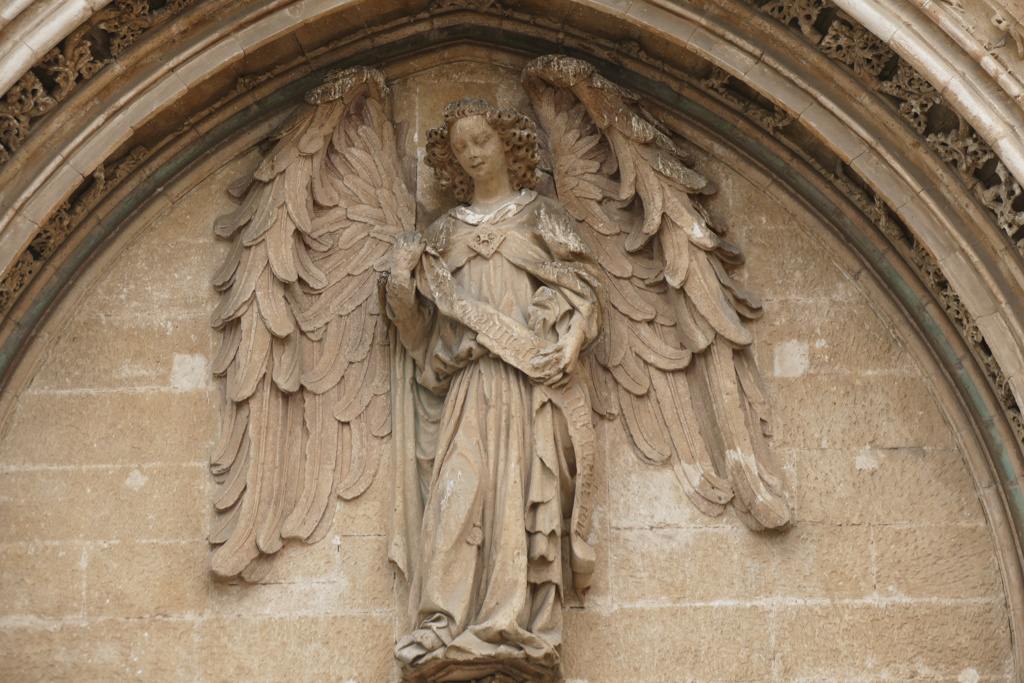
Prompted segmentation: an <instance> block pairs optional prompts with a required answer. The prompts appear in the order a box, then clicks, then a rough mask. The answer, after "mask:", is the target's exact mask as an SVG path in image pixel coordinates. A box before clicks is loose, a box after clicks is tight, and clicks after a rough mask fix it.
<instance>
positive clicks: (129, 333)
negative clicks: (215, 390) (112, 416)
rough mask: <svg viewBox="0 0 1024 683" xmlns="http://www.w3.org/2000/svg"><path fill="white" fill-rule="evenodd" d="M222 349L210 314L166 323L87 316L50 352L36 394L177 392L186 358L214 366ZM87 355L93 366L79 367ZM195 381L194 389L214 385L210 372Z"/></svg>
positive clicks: (77, 320) (34, 387)
mask: <svg viewBox="0 0 1024 683" xmlns="http://www.w3.org/2000/svg"><path fill="white" fill-rule="evenodd" d="M216 344H217V342H216V340H215V339H214V334H213V330H211V329H210V321H209V316H207V315H202V316H187V317H179V318H166V319H160V318H159V317H156V316H146V317H139V318H137V319H130V318H128V319H126V318H121V317H117V316H89V315H81V316H79V317H77V318H75V320H73V321H72V322H71V324H70V325H69V326H68V328H67V329H65V330H64V331H63V333H62V334H61V335H60V337H59V338H58V339H57V341H56V343H54V345H53V347H52V348H51V349H50V352H49V360H48V361H47V362H45V363H44V365H43V367H42V368H41V369H40V371H39V372H38V373H37V374H36V376H35V379H34V380H33V382H32V390H33V392H40V391H46V390H52V389H56V390H67V389H77V390H81V389H108V390H114V389H116V390H119V391H128V390H130V389H132V388H134V387H146V388H152V387H171V386H174V385H175V380H176V379H178V378H179V377H180V373H181V364H182V362H184V361H183V360H182V358H183V357H184V358H185V359H197V358H201V359H204V360H205V362H206V365H207V366H208V365H209V363H210V359H212V358H213V355H214V354H215V353H216V348H217V346H216ZM83 352H84V353H87V354H88V357H89V361H90V362H89V363H81V362H78V361H79V359H80V357H81V354H82V353H83ZM193 362H196V361H194V360H193ZM176 370H177V373H176ZM195 379H196V380H197V381H196V382H194V383H193V385H192V386H191V387H189V388H191V389H201V388H204V387H212V386H213V381H212V377H211V375H210V372H209V367H206V368H205V372H202V373H201V377H196V378H195ZM200 379H201V380H202V383H200V382H199V381H198V380H200ZM178 386H180V381H179V382H178Z"/></svg>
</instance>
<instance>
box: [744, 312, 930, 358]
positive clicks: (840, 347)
mask: <svg viewBox="0 0 1024 683" xmlns="http://www.w3.org/2000/svg"><path fill="white" fill-rule="evenodd" d="M756 329H757V339H758V349H759V350H760V351H763V353H759V354H758V362H759V364H760V365H761V367H763V368H764V370H763V371H764V372H765V374H770V375H773V376H775V377H799V376H802V375H851V376H855V375H916V374H917V368H916V367H915V366H914V364H913V363H912V362H911V360H910V356H909V355H908V354H907V352H906V351H904V350H903V348H902V347H901V346H900V344H899V342H898V341H896V338H895V336H894V335H893V333H892V331H890V330H889V329H887V328H886V327H885V324H884V323H883V321H882V320H881V319H880V318H879V316H878V314H877V313H876V312H875V311H873V310H872V309H871V307H870V306H869V305H868V304H867V303H866V302H864V301H862V300H861V301H857V300H852V301H849V302H846V303H844V304H843V305H842V306H836V305H835V302H833V301H831V300H829V299H807V300H796V299H782V300H772V301H767V302H766V303H765V314H764V318H762V319H761V320H760V321H759V325H758V327H757V328H756Z"/></svg>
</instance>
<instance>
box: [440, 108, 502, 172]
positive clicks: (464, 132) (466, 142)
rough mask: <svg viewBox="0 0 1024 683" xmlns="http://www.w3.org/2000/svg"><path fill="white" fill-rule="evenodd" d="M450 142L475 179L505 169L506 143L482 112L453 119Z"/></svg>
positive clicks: (461, 162)
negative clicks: (479, 114)
mask: <svg viewBox="0 0 1024 683" xmlns="http://www.w3.org/2000/svg"><path fill="white" fill-rule="evenodd" d="M451 145H452V152H453V153H454V154H455V158H456V159H457V160H458V162H459V165H460V166H462V168H463V169H464V170H465V171H466V173H468V174H469V177H471V178H472V179H473V180H474V182H476V183H485V182H487V181H489V180H491V179H493V178H498V177H501V176H504V175H506V174H507V173H508V168H507V166H506V161H505V143H504V142H503V141H502V139H501V136H500V135H498V132H497V131H496V130H494V129H493V128H491V125H490V124H489V123H487V119H485V118H484V117H483V116H467V117H466V118H464V119H459V120H458V121H456V122H455V126H454V127H453V128H452V132H451Z"/></svg>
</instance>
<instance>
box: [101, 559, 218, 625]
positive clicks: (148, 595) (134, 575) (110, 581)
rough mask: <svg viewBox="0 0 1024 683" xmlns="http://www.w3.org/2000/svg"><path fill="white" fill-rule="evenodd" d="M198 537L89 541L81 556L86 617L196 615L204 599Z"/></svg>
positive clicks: (206, 597)
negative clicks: (172, 539) (82, 559)
mask: <svg viewBox="0 0 1024 683" xmlns="http://www.w3.org/2000/svg"><path fill="white" fill-rule="evenodd" d="M208 555H209V549H208V547H207V544H206V543H205V542H203V541H123V542H122V541H115V542H110V543H99V544H93V545H91V546H90V547H89V550H88V553H87V555H86V571H85V614H86V616H88V617H96V616H104V617H121V618H130V619H135V618H140V617H182V616H187V615H197V614H201V613H202V612H203V611H204V610H205V609H206V605H207V603H208V601H209V580H208V578H207V562H208V559H207V557H208Z"/></svg>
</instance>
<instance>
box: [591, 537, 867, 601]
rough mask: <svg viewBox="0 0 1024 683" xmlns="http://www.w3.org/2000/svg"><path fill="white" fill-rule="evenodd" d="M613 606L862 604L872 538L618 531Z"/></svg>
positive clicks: (614, 546) (612, 554)
mask: <svg viewBox="0 0 1024 683" xmlns="http://www.w3.org/2000/svg"><path fill="white" fill-rule="evenodd" d="M609 553H610V558H611V559H610V563H611V570H610V571H611V573H612V584H613V594H614V596H615V599H616V604H619V605H623V604H625V605H632V604H641V605H644V606H651V605H657V604H679V603H694V602H716V601H724V600H731V599H736V598H737V597H738V596H743V599H745V600H750V601H754V600H759V599H766V598H769V597H772V596H785V597H799V598H819V597H821V598H862V597H866V596H868V595H871V594H872V593H873V592H874V582H873V580H872V556H871V531H870V530H869V529H868V528H866V527H860V528H858V527H845V528H844V527H818V526H801V527H800V528H798V529H794V530H792V531H790V532H787V533H773V534H751V533H750V532H749V531H747V530H746V529H736V528H729V527H719V528H714V529H699V528H697V529H678V530H670V529H662V530H655V531H621V532H617V533H616V534H615V536H613V539H612V544H611V546H610V548H609Z"/></svg>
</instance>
